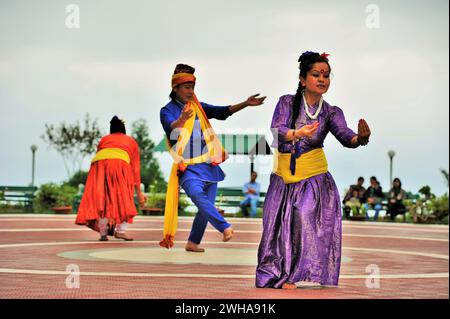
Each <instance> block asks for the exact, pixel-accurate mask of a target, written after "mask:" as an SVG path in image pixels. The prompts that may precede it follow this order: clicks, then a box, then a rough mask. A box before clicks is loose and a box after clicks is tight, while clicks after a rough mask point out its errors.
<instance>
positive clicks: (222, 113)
mask: <svg viewBox="0 0 450 319" xmlns="http://www.w3.org/2000/svg"><path fill="white" fill-rule="evenodd" d="M201 105H202V107H203V110H204V111H205V113H206V116H207V117H208V118H209V119H217V120H222V121H223V120H226V119H227V118H228V117H229V116H230V115H231V112H230V107H229V106H214V105H210V104H207V103H203V102H201Z"/></svg>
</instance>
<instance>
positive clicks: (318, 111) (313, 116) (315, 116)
mask: <svg viewBox="0 0 450 319" xmlns="http://www.w3.org/2000/svg"><path fill="white" fill-rule="evenodd" d="M302 95H303V104H305V111H306V114H307V115H308V117H309V118H310V119H311V120H315V119H317V117H318V116H319V113H320V111H321V110H322V105H323V97H320V101H319V107H318V108H317V111H316V113H314V115H312V114H311V113H309V108H308V103H307V102H306V99H305V94H302Z"/></svg>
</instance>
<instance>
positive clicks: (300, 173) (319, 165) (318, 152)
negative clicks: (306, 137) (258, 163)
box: [273, 148, 328, 184]
mask: <svg viewBox="0 0 450 319" xmlns="http://www.w3.org/2000/svg"><path fill="white" fill-rule="evenodd" d="M290 162H291V154H290V153H279V152H278V151H275V158H274V161H273V171H274V173H275V174H277V175H278V176H280V177H281V178H283V181H284V183H285V184H292V183H297V182H300V181H302V180H304V179H307V178H310V177H312V176H315V175H319V174H323V173H326V172H328V162H327V158H326V156H325V152H324V151H323V149H322V148H316V149H313V150H312V151H309V152H307V153H304V154H301V155H300V157H299V158H297V160H296V167H297V169H296V170H295V175H292V174H291V171H290V169H289V167H290Z"/></svg>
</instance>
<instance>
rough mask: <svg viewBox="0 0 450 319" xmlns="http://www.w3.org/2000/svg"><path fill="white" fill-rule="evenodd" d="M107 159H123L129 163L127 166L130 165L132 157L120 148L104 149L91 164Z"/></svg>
mask: <svg viewBox="0 0 450 319" xmlns="http://www.w3.org/2000/svg"><path fill="white" fill-rule="evenodd" d="M106 159H121V160H123V161H125V162H127V164H130V155H128V153H127V151H124V150H123V149H120V148H104V149H102V150H100V151H98V152H97V154H95V156H94V158H93V159H92V161H91V164H92V163H94V162H97V161H101V160H106Z"/></svg>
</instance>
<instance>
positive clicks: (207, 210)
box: [182, 179, 231, 245]
mask: <svg viewBox="0 0 450 319" xmlns="http://www.w3.org/2000/svg"><path fill="white" fill-rule="evenodd" d="M182 187H183V189H184V191H185V192H186V195H188V196H189V198H190V199H191V200H192V201H193V202H194V204H195V206H197V208H198V213H197V215H196V216H195V218H194V222H193V224H192V229H191V234H190V235H189V241H191V242H193V243H195V244H197V245H198V244H200V242H201V241H202V238H203V234H204V233H205V229H206V226H207V224H208V222H210V223H211V225H213V227H214V228H216V229H217V230H218V231H220V232H221V233H223V231H224V230H225V229H227V228H228V227H230V226H231V225H230V224H229V223H227V221H226V220H225V218H223V216H222V215H220V213H219V211H218V210H217V208H216V207H215V206H214V202H215V200H216V193H217V183H211V182H204V181H201V180H199V179H188V180H186V181H185V182H184V183H183V185H182Z"/></svg>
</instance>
